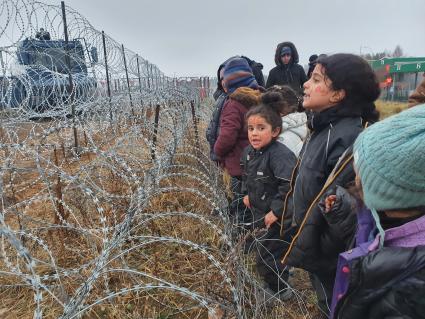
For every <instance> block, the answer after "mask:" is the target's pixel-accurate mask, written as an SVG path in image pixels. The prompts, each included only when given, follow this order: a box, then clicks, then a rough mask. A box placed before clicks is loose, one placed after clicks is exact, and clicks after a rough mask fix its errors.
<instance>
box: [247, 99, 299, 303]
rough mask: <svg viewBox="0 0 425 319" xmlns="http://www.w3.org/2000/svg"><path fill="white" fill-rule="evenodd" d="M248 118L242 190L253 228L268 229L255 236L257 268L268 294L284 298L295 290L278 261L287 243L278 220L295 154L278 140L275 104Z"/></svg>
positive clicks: (279, 122) (279, 127)
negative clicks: (290, 285) (288, 283)
mask: <svg viewBox="0 0 425 319" xmlns="http://www.w3.org/2000/svg"><path fill="white" fill-rule="evenodd" d="M246 121H247V125H248V139H249V143H250V145H249V146H248V147H247V148H246V149H245V150H244V153H243V155H242V158H241V164H242V168H243V172H244V174H243V190H244V191H245V193H246V194H247V195H246V196H245V197H244V199H243V201H244V204H245V205H246V206H247V207H248V208H250V211H251V213H252V226H253V227H252V228H253V229H257V230H258V229H264V228H266V230H267V231H266V233H265V234H264V233H263V232H260V235H258V234H257V235H256V238H255V242H256V245H255V247H257V270H258V272H259V274H260V275H261V277H262V278H263V280H264V283H265V287H264V289H265V291H266V293H268V294H269V295H270V296H274V297H275V298H278V299H281V300H285V299H287V298H289V297H290V295H291V294H292V293H291V290H290V288H289V287H288V285H287V280H288V271H286V270H285V269H284V267H283V266H282V265H281V264H280V263H279V257H280V253H281V251H282V249H283V248H282V247H285V245H287V244H288V242H285V240H284V239H283V240H282V239H280V235H279V231H280V222H279V220H280V218H281V215H282V210H283V200H284V198H285V195H286V193H287V191H288V190H289V181H290V178H291V172H292V170H293V168H294V166H295V163H296V157H295V155H294V154H293V152H292V151H290V150H289V149H288V148H287V147H286V146H285V145H283V144H281V143H279V142H277V141H276V139H277V137H278V136H279V134H280V132H281V130H282V119H281V117H280V114H279V111H278V110H277V109H274V108H273V106H269V105H264V104H263V105H260V106H257V107H254V108H253V109H251V110H249V111H248V113H247V114H246Z"/></svg>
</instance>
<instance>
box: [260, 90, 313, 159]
mask: <svg viewBox="0 0 425 319" xmlns="http://www.w3.org/2000/svg"><path fill="white" fill-rule="evenodd" d="M261 100H262V102H263V103H264V104H268V105H275V106H276V108H277V109H278V110H279V112H280V115H281V116H282V132H281V133H280V135H279V136H278V138H277V141H278V142H280V143H282V144H284V145H285V146H286V147H288V148H289V149H290V150H291V151H292V152H293V153H294V154H295V156H297V157H298V155H299V154H300V152H301V148H302V147H303V144H304V141H305V139H306V137H307V115H306V114H305V112H297V110H298V109H299V107H300V103H301V101H300V99H299V98H298V96H297V94H296V93H295V91H294V90H293V89H291V88H290V87H289V86H286V85H283V86H279V85H274V86H272V87H270V88H269V89H267V91H266V93H264V94H263V95H262V96H261Z"/></svg>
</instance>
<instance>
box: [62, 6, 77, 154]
mask: <svg viewBox="0 0 425 319" xmlns="http://www.w3.org/2000/svg"><path fill="white" fill-rule="evenodd" d="M61 7H62V20H63V32H64V35H65V60H66V66H67V68H68V82H69V88H68V92H69V93H70V97H69V99H70V101H71V116H72V127H73V131H74V146H75V149H76V150H77V149H78V131H77V126H76V124H75V115H76V114H75V105H74V98H73V97H74V82H73V81H72V74H71V58H70V56H69V51H68V43H69V39H68V25H67V23H66V11H65V2H64V1H61Z"/></svg>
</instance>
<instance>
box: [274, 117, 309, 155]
mask: <svg viewBox="0 0 425 319" xmlns="http://www.w3.org/2000/svg"><path fill="white" fill-rule="evenodd" d="M306 137H307V115H306V114H305V113H304V112H302V113H291V114H288V115H286V116H284V117H282V133H281V134H280V135H279V137H278V138H277V140H278V141H279V142H280V143H282V144H284V145H285V146H286V147H288V148H289V149H290V150H291V151H292V152H294V154H295V155H296V156H297V157H298V155H299V154H300V152H301V148H302V147H303V143H304V141H305V139H306Z"/></svg>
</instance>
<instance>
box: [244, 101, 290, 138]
mask: <svg viewBox="0 0 425 319" xmlns="http://www.w3.org/2000/svg"><path fill="white" fill-rule="evenodd" d="M254 115H258V116H261V117H262V118H264V119H265V120H266V122H267V123H269V124H270V125H271V126H272V130H275V129H276V128H279V131H280V132H282V118H281V117H280V113H279V110H278V109H277V108H276V105H267V104H260V105H257V106H255V107H253V108H252V109H250V110H249V111H248V112H247V113H246V115H245V120H246V121H247V122H248V119H249V118H250V117H251V116H254Z"/></svg>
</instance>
